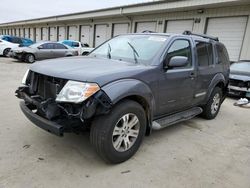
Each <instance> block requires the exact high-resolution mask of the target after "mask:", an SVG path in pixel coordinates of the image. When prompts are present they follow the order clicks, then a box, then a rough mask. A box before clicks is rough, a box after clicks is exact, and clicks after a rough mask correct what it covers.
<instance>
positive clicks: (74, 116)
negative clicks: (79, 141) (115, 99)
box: [16, 86, 112, 136]
mask: <svg viewBox="0 0 250 188" xmlns="http://www.w3.org/2000/svg"><path fill="white" fill-rule="evenodd" d="M16 96H17V97H18V98H20V99H23V100H24V101H21V102H20V108H21V110H22V112H23V113H24V115H25V116H26V117H27V118H28V119H29V120H30V121H31V122H32V123H34V124H35V125H37V126H38V127H40V128H42V129H44V130H46V131H48V132H50V133H52V134H55V135H57V136H63V135H64V133H66V132H77V133H78V132H79V131H81V130H85V129H86V128H88V126H89V123H91V120H92V119H93V117H95V116H98V115H101V114H106V113H108V112H109V110H110V109H111V106H112V103H111V101H110V99H109V97H108V96H107V95H106V94H105V93H104V92H103V91H102V90H100V91H99V92H97V93H96V94H95V95H93V96H92V97H91V98H89V99H88V100H86V101H85V102H83V103H81V104H69V103H57V102H55V100H54V99H52V98H49V99H46V100H45V99H41V98H40V96H38V95H31V94H29V87H28V86H24V87H19V88H18V90H17V91H16Z"/></svg>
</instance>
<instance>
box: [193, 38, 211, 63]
mask: <svg viewBox="0 0 250 188" xmlns="http://www.w3.org/2000/svg"><path fill="white" fill-rule="evenodd" d="M196 50H197V56H198V65H199V66H200V67H207V66H209V65H213V45H212V44H211V43H207V42H201V41H196Z"/></svg>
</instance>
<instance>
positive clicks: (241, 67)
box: [230, 62, 250, 72]
mask: <svg viewBox="0 0 250 188" xmlns="http://www.w3.org/2000/svg"><path fill="white" fill-rule="evenodd" d="M230 69H231V71H237V72H250V62H242V63H234V64H232V65H231V67H230Z"/></svg>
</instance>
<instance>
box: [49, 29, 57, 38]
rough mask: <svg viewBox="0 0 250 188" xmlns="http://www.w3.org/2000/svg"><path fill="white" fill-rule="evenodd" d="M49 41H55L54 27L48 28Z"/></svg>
mask: <svg viewBox="0 0 250 188" xmlns="http://www.w3.org/2000/svg"><path fill="white" fill-rule="evenodd" d="M49 40H50V41H57V36H56V27H50V28H49Z"/></svg>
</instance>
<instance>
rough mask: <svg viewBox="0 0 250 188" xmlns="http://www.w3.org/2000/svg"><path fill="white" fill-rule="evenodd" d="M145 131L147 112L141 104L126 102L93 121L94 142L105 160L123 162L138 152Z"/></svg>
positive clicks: (92, 140) (92, 134) (91, 134)
mask: <svg viewBox="0 0 250 188" xmlns="http://www.w3.org/2000/svg"><path fill="white" fill-rule="evenodd" d="M145 132H146V116H145V111H144V109H143V108H142V106H141V105H140V104H138V103H137V102H134V101H130V100H126V101H124V102H121V103H119V104H117V105H116V106H115V107H114V108H113V109H112V110H111V111H110V113H109V114H107V115H104V116H100V117H97V118H96V119H95V120H94V121H93V123H92V125H91V131H90V141H91V143H92V144H93V146H94V147H95V149H96V151H97V153H98V154H99V155H100V156H101V157H102V158H103V159H104V160H105V161H107V162H109V163H121V162H124V161H126V160H128V159H129V158H130V157H132V156H133V155H134V154H135V153H136V151H137V150H138V149H139V147H140V145H141V142H142V140H143V137H144V135H145Z"/></svg>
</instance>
